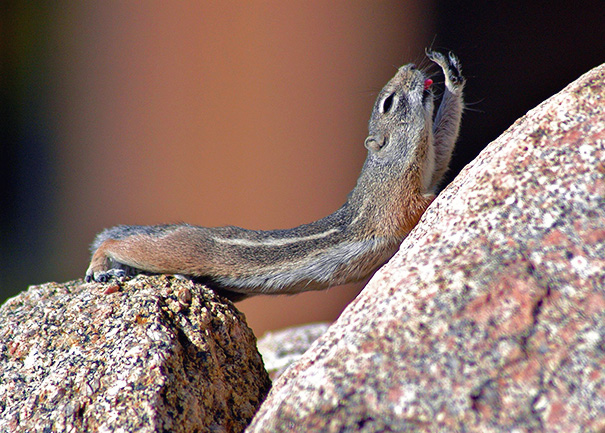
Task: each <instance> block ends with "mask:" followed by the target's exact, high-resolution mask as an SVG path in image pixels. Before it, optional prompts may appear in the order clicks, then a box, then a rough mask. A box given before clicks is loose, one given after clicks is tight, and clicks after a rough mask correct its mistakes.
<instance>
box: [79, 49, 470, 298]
mask: <svg viewBox="0 0 605 433" xmlns="http://www.w3.org/2000/svg"><path fill="white" fill-rule="evenodd" d="M427 56H428V58H429V59H430V60H432V61H433V62H435V63H436V64H438V65H439V66H440V67H441V69H442V70H443V73H444V76H445V91H444V94H443V97H442V99H441V104H440V106H439V109H438V110H437V114H436V115H435V117H434V119H433V94H432V90H431V85H432V83H433V81H432V80H431V79H430V78H428V77H427V75H425V73H424V72H423V71H421V70H419V69H418V68H416V66H415V65H413V64H408V65H406V66H403V67H401V68H400V69H399V70H398V72H397V74H396V75H395V76H394V77H393V78H392V79H391V80H390V81H389V82H388V83H387V85H386V86H385V87H384V88H383V89H382V91H381V92H380V94H379V95H378V98H377V100H376V103H375V104H374V108H373V110H372V116H371V118H370V122H369V135H368V137H367V138H366V140H365V147H366V148H367V149H368V156H367V158H366V161H365V163H364V165H363V169H362V171H361V174H360V176H359V179H358V180H357V184H356V186H355V188H354V189H353V191H352V192H351V193H350V194H349V196H348V197H347V201H346V203H345V204H344V205H343V206H342V207H341V208H340V209H338V210H337V211H336V212H334V213H333V214H331V215H329V216H327V217H325V218H322V219H320V220H318V221H315V222H312V223H310V224H305V225H302V226H299V227H295V228H292V229H288V230H269V231H257V230H246V229H242V228H239V227H232V226H229V227H216V228H207V227H198V226H192V225H188V224H171V225H157V226H117V227H113V228H110V229H107V230H105V231H103V232H101V233H100V234H99V235H97V237H96V239H95V241H94V243H93V246H92V250H93V255H92V259H91V262H90V266H89V268H88V270H87V271H86V281H92V280H95V281H101V282H103V281H107V280H108V279H109V278H110V277H112V276H116V277H121V276H125V275H132V274H135V273H138V272H148V273H166V274H179V275H185V276H188V277H191V278H194V279H201V280H203V281H204V282H206V283H207V284H208V285H210V287H212V288H214V289H216V290H218V291H219V292H221V293H222V294H224V295H225V296H227V297H228V298H230V299H232V300H239V299H242V298H245V297H247V296H251V295H256V294H282V293H298V292H303V291H307V290H321V289H325V288H328V287H330V286H336V285H340V284H345V283H349V282H354V281H359V280H362V279H365V278H366V277H368V276H370V275H371V274H372V273H373V272H374V271H375V270H376V269H377V268H378V267H379V266H381V265H382V264H383V263H385V262H386V261H387V260H388V259H389V258H391V256H393V254H394V253H395V251H396V250H397V248H398V247H399V245H400V243H401V241H402V240H403V239H404V238H405V237H406V236H407V234H408V233H409V232H410V230H412V228H413V227H414V226H415V225H416V223H417V222H418V220H419V219H420V216H421V215H422V213H423V212H424V211H425V209H426V208H427V206H428V205H429V204H430V203H431V201H432V200H433V198H434V193H435V189H436V187H437V186H438V183H439V182H440V180H441V178H442V176H443V174H444V173H445V171H446V170H447V168H448V164H449V162H450V158H451V155H452V150H453V148H454V144H455V142H456V139H457V137H458V130H459V126H460V119H461V116H462V110H463V106H464V102H463V96H462V91H463V88H464V78H463V77H462V75H461V73H460V72H461V69H460V63H459V61H458V59H457V58H456V57H455V56H454V55H453V54H451V53H450V54H449V56H445V55H443V54H441V53H438V52H431V51H427Z"/></svg>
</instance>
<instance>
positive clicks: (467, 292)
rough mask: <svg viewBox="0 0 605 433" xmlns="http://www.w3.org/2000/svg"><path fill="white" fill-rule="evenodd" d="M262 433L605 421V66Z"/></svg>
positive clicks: (601, 426)
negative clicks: (269, 432)
mask: <svg viewBox="0 0 605 433" xmlns="http://www.w3.org/2000/svg"><path fill="white" fill-rule="evenodd" d="M247 431H249V432H268V431H272V432H281V431H284V432H285V431H288V432H292V431H300V432H307V431H314V432H318V431H325V432H328V431H329V432H345V431H362V432H378V431H381V432H382V431H409V432H412V431H418V432H429V431H431V432H436V431H442V432H460V431H464V432H511V431H515V432H545V431H548V432H566V433H570V432H580V431H582V432H587V431H605V65H602V66H600V67H598V68H596V69H594V70H592V71H590V72H589V73H587V74H586V75H584V76H583V77H581V78H580V79H578V80H577V81H576V82H574V83H572V84H571V85H570V86H568V87H567V88H566V89H564V90H563V91H562V92H561V93H559V94H557V95H555V96H554V97H552V98H550V99H549V100H547V101H546V102H545V103H543V104H541V105H540V106H539V107H537V108H536V109H534V110H532V111H531V112H529V113H528V114H527V115H526V116H525V117H523V118H522V119H520V120H519V121H517V122H516V123H515V124H514V125H513V126H512V127H511V128H510V129H509V130H507V131H506V132H505V133H504V134H503V135H502V136H501V137H500V138H498V139H497V140H496V141H494V142H493V143H491V144H490V145H489V146H488V147H487V148H486V149H485V151H484V152H483V153H482V154H481V155H480V156H479V157H478V158H477V159H476V160H475V161H474V162H473V163H472V164H470V165H469V166H468V167H466V168H465V170H464V171H463V172H462V173H461V174H460V176H459V177H458V178H457V179H456V180H455V181H454V182H453V184H452V185H450V186H449V187H448V188H447V189H446V190H445V191H444V192H443V193H442V194H441V195H440V196H439V197H438V198H437V200H436V201H435V202H434V203H433V204H432V205H431V207H430V208H429V210H428V211H427V212H426V214H425V215H424V217H423V219H422V220H421V222H420V223H419V225H418V226H417V227H416V229H415V230H414V231H413V232H412V233H411V234H410V236H409V237H408V238H407V239H406V240H405V241H404V243H403V244H402V246H401V249H400V251H399V253H398V254H397V255H396V256H395V257H394V258H393V260H392V261H391V262H390V263H389V264H388V265H387V266H386V267H384V268H383V269H382V270H381V271H379V273H378V274H377V275H376V276H375V277H374V278H373V280H372V281H371V282H370V284H369V285H368V286H367V287H366V288H365V289H364V291H363V292H362V293H361V295H360V296H359V297H358V298H357V299H356V300H355V301H354V302H353V303H352V304H351V305H350V306H349V307H348V308H347V309H346V310H345V312H344V313H343V314H342V316H341V317H340V318H339V320H338V321H337V322H336V323H335V324H334V325H333V326H332V327H331V328H330V329H329V330H328V331H327V333H326V334H324V335H323V336H322V337H320V338H319V340H317V341H316V342H315V344H314V345H313V346H312V347H311V349H310V350H309V351H308V352H307V353H306V354H305V355H304V356H303V357H302V358H301V360H300V361H299V362H297V363H296V364H294V365H293V366H291V367H290V369H288V370H287V371H286V372H285V373H284V374H283V375H282V376H280V377H279V379H277V381H276V383H275V384H274V387H273V389H272V390H271V392H270V394H269V397H268V398H267V400H266V401H265V402H264V404H263V405H262V406H261V409H260V411H259V413H258V414H257V416H256V417H255V418H254V420H253V422H252V425H251V426H250V427H249V429H248V430H247Z"/></svg>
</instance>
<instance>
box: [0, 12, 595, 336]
mask: <svg viewBox="0 0 605 433" xmlns="http://www.w3.org/2000/svg"><path fill="white" fill-rule="evenodd" d="M11 5H12V6H11V7H7V8H6V10H5V11H3V15H2V17H1V19H2V22H1V23H0V24H2V25H1V26H0V31H1V32H2V38H1V39H0V42H1V44H2V46H1V48H2V53H3V59H4V61H3V63H2V67H3V71H2V72H3V73H2V74H0V80H2V81H1V84H2V87H1V88H2V98H3V99H2V101H3V123H4V125H3V126H5V128H4V129H3V135H2V139H3V140H4V143H3V146H2V155H1V157H0V161H1V162H2V170H1V175H2V184H3V199H4V201H5V202H4V203H3V206H2V209H3V211H2V220H1V223H2V225H1V229H2V233H1V234H2V237H1V238H0V247H1V248H2V251H0V253H1V254H2V257H1V260H2V263H4V264H6V266H4V267H3V270H1V271H0V273H1V274H0V290H1V291H2V298H4V297H6V296H9V295H14V294H16V293H17V292H18V291H20V290H23V289H25V287H26V285H27V284H37V283H42V282H45V281H48V280H57V281H62V280H69V279H74V278H80V277H82V276H83V274H84V271H85V269H86V267H87V262H88V258H89V252H88V245H89V244H90V242H91V241H92V239H93V237H94V235H95V233H97V232H99V231H100V230H101V229H103V228H105V227H110V226H113V225H116V224H156V223H170V222H180V221H184V222H188V223H191V224H198V225H204V226H221V225H238V226H242V227H246V228H250V229H274V228H287V227H293V226H296V225H299V224H303V223H307V222H310V221H312V220H315V219H318V218H321V217H323V216H325V215H327V214H329V213H331V212H333V211H334V210H336V209H337V208H338V207H339V206H340V205H341V204H342V203H343V202H344V201H345V198H346V195H347V193H348V192H349V191H350V190H351V189H352V187H353V185H354V184H355V181H356V179H357V175H358V174H359V171H360V169H361V166H362V163H363V160H364V158H365V149H364V147H363V141H364V139H365V136H366V133H367V121H368V119H369V115H370V111H371V108H372V105H373V102H374V99H375V97H376V94H377V92H378V91H379V90H380V89H381V88H382V86H383V85H384V84H385V83H386V82H387V80H388V79H389V78H390V77H391V76H392V75H393V74H394V73H395V71H396V68H397V67H398V66H400V65H402V64H404V63H408V62H411V61H413V62H417V63H419V62H421V61H422V59H423V56H424V48H425V47H428V46H431V45H432V44H435V46H436V47H437V48H444V47H445V49H453V50H454V51H455V52H456V53H457V54H458V55H459V56H460V58H461V59H462V64H463V65H464V68H465V74H466V75H467V76H468V78H469V86H468V92H467V95H468V97H467V99H468V100H469V101H470V102H471V104H472V106H471V109H472V110H473V111H469V112H467V113H466V114H465V119H464V122H463V125H464V126H463V131H462V139H461V143H460V144H459V146H458V149H459V150H458V151H457V154H456V156H455V158H456V160H455V161H454V169H453V170H452V175H453V174H455V172H456V171H457V170H458V169H459V168H460V167H461V166H462V165H464V163H465V162H467V161H468V160H470V159H471V158H472V157H473V156H474V155H476V153H477V152H478V151H479V150H480V149H481V148H482V147H483V146H484V145H486V144H487V143H488V142H489V140H491V139H493V138H495V137H496V136H497V135H498V134H499V133H500V132H502V131H503V130H504V128H505V127H507V126H508V125H510V123H512V121H514V120H515V119H516V118H517V117H518V116H519V115H522V114H523V113H524V112H525V111H527V110H528V109H530V108H532V107H533V106H534V105H535V104H536V103H538V102H541V101H542V100H543V99H544V98H545V97H547V96H550V95H551V94H553V93H554V92H556V91H558V90H559V89H560V88H561V87H562V86H563V85H564V84H566V83H568V82H569V81H571V80H572V79H574V78H576V77H577V76H578V75H579V73H581V72H585V71H586V70H587V69H588V67H590V66H595V65H596V64H598V63H600V62H601V61H603V60H605V57H602V58H601V59H600V60H599V56H600V55H601V54H602V53H603V50H602V49H601V48H602V46H603V45H602V42H599V41H603V40H605V38H599V37H596V38H595V33H596V36H598V34H599V33H598V32H601V31H602V27H600V28H598V27H595V26H594V25H592V24H590V23H598V21H599V19H598V18H597V15H595V14H594V13H593V12H591V10H590V8H588V9H586V10H581V8H579V7H576V6H574V7H573V8H571V7H570V9H569V10H555V8H546V9H544V8H541V7H540V6H528V5H525V6H515V8H508V9H507V8H503V7H502V6H485V9H482V8H480V7H475V8H468V7H466V6H464V3H458V2H453V3H448V2H420V1H379V2H374V1H334V2H324V1H309V2H289V1H286V2H284V1H263V2H249V1H223V2H210V1H183V2H136V3H135V2H92V1H85V2H75V1H67V2H59V3H57V4H55V5H53V6H50V5H48V4H42V3H37V4H32V3H29V2H13V3H11ZM447 5H449V6H447ZM498 8H499V9H498ZM521 8H525V9H524V10H522V9H521ZM573 14H575V15H573ZM528 23H529V25H528ZM587 23H589V24H587ZM515 25H518V28H517V27H514V26H515ZM565 26H567V27H565ZM549 29H550V30H552V31H549ZM566 29H567V30H566ZM554 30H557V32H555V31H554ZM565 30H566V31H565ZM532 32H539V34H540V35H541V37H542V38H543V39H539V38H536V37H534V35H533V33H532ZM582 32H584V33H582ZM557 38H558V39H557ZM595 40H597V42H596V43H595ZM549 41H550V42H549ZM567 43H568V44H569V46H567V45H566V44H567ZM557 53H561V56H557V55H556V54H557ZM571 53H573V62H571V61H569V60H568V59H566V57H565V56H567V55H570V54H571ZM507 80H509V81H507ZM438 82H439V79H437V80H436V86H438V85H439V83H438ZM515 92H517V93H518V95H517V96H515V94H516V93H515ZM515 98H517V99H515ZM477 110H478V111H477ZM496 116H500V117H496ZM490 128H492V129H490ZM472 134H475V135H472ZM465 152H467V153H465ZM360 287H361V286H360V285H356V286H350V287H341V288H333V289H330V290H328V291H325V292H319V293H306V294H301V295H297V296H292V297H265V296H263V297H257V298H253V299H250V300H246V301H244V302H241V303H239V304H238V308H240V309H241V310H242V311H243V312H244V313H245V314H246V316H247V318H248V321H249V324H250V325H251V326H252V328H253V329H254V330H255V332H256V333H257V335H261V334H262V333H263V332H264V331H265V330H267V329H276V328H280V327H283V326H287V325H290V324H296V323H308V322H313V321H320V320H334V319H335V318H336V317H337V316H338V314H339V313H340V311H341V310H342V309H343V308H344V306H346V304H347V303H348V302H349V301H350V300H351V299H352V298H353V297H354V296H355V295H356V293H357V292H358V291H359V290H360Z"/></svg>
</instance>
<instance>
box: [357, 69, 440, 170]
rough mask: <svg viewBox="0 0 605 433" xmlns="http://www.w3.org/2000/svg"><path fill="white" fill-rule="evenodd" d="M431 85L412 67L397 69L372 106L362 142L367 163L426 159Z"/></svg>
mask: <svg viewBox="0 0 605 433" xmlns="http://www.w3.org/2000/svg"><path fill="white" fill-rule="evenodd" d="M432 83H433V81H432V80H431V79H430V78H428V77H427V76H426V75H425V74H424V73H423V72H422V71H421V70H419V69H418V68H416V66H415V65H413V64H409V65H405V66H402V67H401V68H399V70H398V71H397V74H395V76H394V77H393V78H392V79H391V80H390V81H389V82H388V83H387V85H386V86H384V88H383V89H382V90H381V91H380V94H379V95H378V98H377V100H376V103H375V104H374V109H373V110H372V116H371V117H370V123H369V135H368V138H367V139H366V141H365V147H366V148H367V149H368V159H371V160H373V161H374V162H376V163H378V164H380V163H381V162H383V163H389V164H396V165H400V164H407V163H409V162H410V161H413V160H414V161H418V160H419V159H426V157H427V156H428V155H427V154H428V153H429V152H431V151H432V149H430V148H429V147H430V146H431V142H432V129H433V93H432V91H431V84H432ZM419 152H420V153H421V154H419ZM380 165H381V164H380Z"/></svg>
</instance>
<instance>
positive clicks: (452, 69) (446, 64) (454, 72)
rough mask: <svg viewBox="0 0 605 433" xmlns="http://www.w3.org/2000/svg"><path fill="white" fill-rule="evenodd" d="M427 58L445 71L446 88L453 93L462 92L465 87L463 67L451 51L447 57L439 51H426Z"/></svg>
mask: <svg viewBox="0 0 605 433" xmlns="http://www.w3.org/2000/svg"><path fill="white" fill-rule="evenodd" d="M426 56H427V57H428V58H429V59H430V60H431V61H433V62H435V63H437V64H438V65H439V66H440V67H441V69H443V75H445V86H446V88H447V89H448V90H449V91H450V92H452V93H456V92H458V91H462V88H463V87H464V82H465V80H464V77H463V76H462V67H461V65H460V60H458V57H456V56H455V55H454V53H452V52H451V51H450V52H449V54H448V56H447V57H446V56H445V55H444V54H442V53H440V52H438V51H430V50H427V51H426Z"/></svg>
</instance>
